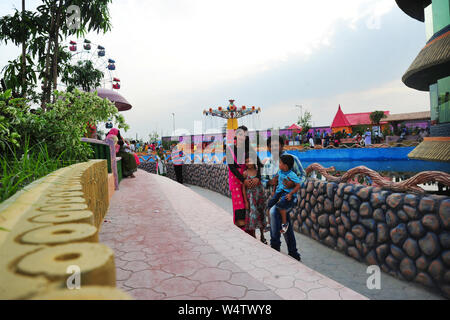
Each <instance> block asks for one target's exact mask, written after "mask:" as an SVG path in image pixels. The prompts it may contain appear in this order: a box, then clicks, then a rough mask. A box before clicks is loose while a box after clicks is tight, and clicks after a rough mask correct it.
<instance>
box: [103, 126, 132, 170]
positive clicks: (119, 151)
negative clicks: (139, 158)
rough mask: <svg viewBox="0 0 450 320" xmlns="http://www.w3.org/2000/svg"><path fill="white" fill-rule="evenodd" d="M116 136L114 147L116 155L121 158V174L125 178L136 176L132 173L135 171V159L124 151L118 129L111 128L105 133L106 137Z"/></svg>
mask: <svg viewBox="0 0 450 320" xmlns="http://www.w3.org/2000/svg"><path fill="white" fill-rule="evenodd" d="M114 137H117V140H118V141H117V143H116V145H115V148H116V156H117V157H121V158H122V175H123V176H124V177H125V178H128V177H129V178H136V176H135V175H134V174H133V173H134V172H136V171H137V165H136V159H135V158H134V156H133V155H132V154H131V153H128V152H126V151H125V147H124V141H123V138H122V136H121V135H120V131H119V130H118V129H116V128H112V129H111V130H110V131H109V132H108V134H107V135H106V139H114V140H115V138H114Z"/></svg>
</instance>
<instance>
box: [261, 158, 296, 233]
mask: <svg viewBox="0 0 450 320" xmlns="http://www.w3.org/2000/svg"><path fill="white" fill-rule="evenodd" d="M293 166H294V158H293V157H292V156H291V155H288V154H284V155H282V156H281V157H280V164H279V167H280V170H278V173H277V175H278V184H277V186H276V188H274V191H273V192H272V198H271V199H270V200H269V203H268V207H269V208H271V207H273V206H274V205H276V207H277V208H278V209H279V211H280V215H281V228H282V229H281V233H285V232H286V231H287V229H288V227H289V223H287V222H286V212H287V210H288V209H290V208H291V207H292V206H293V204H294V202H295V200H296V198H297V192H298V190H299V189H300V182H301V181H300V178H299V177H298V176H297V175H296V174H295V173H294V172H293V171H292V167H293ZM286 179H290V180H291V181H292V182H294V183H295V187H294V188H291V189H289V188H287V187H285V186H284V184H283V182H284V180H286Z"/></svg>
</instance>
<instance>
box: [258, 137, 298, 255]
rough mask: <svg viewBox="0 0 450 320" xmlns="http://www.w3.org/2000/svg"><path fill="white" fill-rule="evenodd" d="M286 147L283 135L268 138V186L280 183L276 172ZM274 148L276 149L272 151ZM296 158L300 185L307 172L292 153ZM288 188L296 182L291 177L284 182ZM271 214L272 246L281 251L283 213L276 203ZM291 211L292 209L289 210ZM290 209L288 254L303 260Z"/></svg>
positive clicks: (264, 180)
mask: <svg viewBox="0 0 450 320" xmlns="http://www.w3.org/2000/svg"><path fill="white" fill-rule="evenodd" d="M283 148H284V140H283V138H282V137H279V139H278V141H272V137H269V138H268V139H267V149H268V151H269V152H270V153H271V157H270V158H269V159H268V160H267V161H266V163H265V165H264V168H263V172H262V176H261V177H262V183H263V185H264V186H265V187H266V188H270V187H272V186H276V185H277V183H278V177H277V175H276V173H277V172H278V169H279V160H280V157H281V156H282V155H284V154H288V153H287V152H285V151H284V150H283ZM272 150H273V151H274V152H273V153H272ZM277 150H278V152H279V154H278V155H277V156H276V157H275V156H274V153H276V152H277ZM291 156H292V157H293V158H294V165H293V167H292V171H293V172H294V173H295V174H296V175H297V177H298V178H299V179H300V186H301V185H302V184H303V183H304V182H305V181H306V172H305V170H304V169H303V166H302V164H301V162H300V160H299V159H298V158H297V157H296V156H294V155H291ZM283 184H284V186H285V187H286V188H289V189H291V188H294V187H295V183H294V182H293V181H291V180H290V179H286V180H285V182H284V183H283ZM296 204H297V203H295V204H294V205H296ZM268 209H269V210H270V211H269V214H270V246H271V247H272V248H273V249H275V250H277V251H280V247H281V241H280V239H281V214H280V212H279V210H278V209H277V207H276V205H274V206H273V207H271V208H268ZM289 211H290V210H289ZM289 211H288V212H286V222H287V223H289V227H288V229H287V231H286V232H285V233H284V234H283V236H284V240H285V241H286V245H287V247H288V254H289V255H290V256H291V257H293V258H294V259H296V260H299V261H301V257H300V254H299V253H298V251H297V243H296V241H295V235H294V228H293V225H292V223H291V221H290V220H291V218H290V215H289Z"/></svg>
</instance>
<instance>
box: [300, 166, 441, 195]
mask: <svg viewBox="0 0 450 320" xmlns="http://www.w3.org/2000/svg"><path fill="white" fill-rule="evenodd" d="M305 171H306V174H310V173H311V172H313V171H316V172H318V173H320V174H321V175H322V176H323V177H325V179H327V180H328V181H331V182H337V183H340V182H349V181H351V180H352V178H354V177H355V176H357V175H363V176H368V177H369V178H370V179H371V180H372V181H373V182H374V184H375V185H376V186H378V187H380V188H383V189H390V190H393V191H398V192H413V193H421V194H423V193H426V191H425V190H424V189H422V188H421V187H419V186H418V184H424V183H428V182H439V183H441V184H443V185H445V186H447V187H450V174H448V173H445V172H441V171H424V172H420V173H418V174H416V175H415V176H413V177H411V178H409V179H407V180H404V181H401V182H393V181H390V180H388V179H387V178H386V177H383V176H381V175H380V174H379V173H378V172H376V171H374V170H372V169H369V168H367V167H365V166H359V167H355V168H353V169H350V170H348V171H347V172H346V173H344V174H343V175H342V176H333V175H331V174H330V172H333V171H335V168H334V167H330V168H324V167H323V166H321V165H320V164H319V163H313V164H311V165H309V166H308V168H306V170H305Z"/></svg>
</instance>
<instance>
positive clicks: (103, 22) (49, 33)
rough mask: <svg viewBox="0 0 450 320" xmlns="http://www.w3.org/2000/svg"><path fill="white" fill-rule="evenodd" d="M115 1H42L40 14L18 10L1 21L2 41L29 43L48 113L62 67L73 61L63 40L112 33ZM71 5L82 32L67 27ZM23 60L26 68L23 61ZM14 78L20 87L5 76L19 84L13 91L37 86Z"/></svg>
mask: <svg viewBox="0 0 450 320" xmlns="http://www.w3.org/2000/svg"><path fill="white" fill-rule="evenodd" d="M111 1H112V0H92V1H84V0H42V5H40V6H38V7H37V11H36V12H30V11H26V10H22V12H21V13H19V12H18V11H17V10H16V12H15V14H14V15H7V16H3V17H1V18H0V31H1V32H0V41H4V42H5V43H7V42H8V41H11V42H12V43H14V44H16V45H20V44H22V43H25V42H26V43H27V47H26V51H27V52H28V54H29V55H30V56H31V57H32V59H33V62H34V63H33V70H34V72H36V73H37V74H38V77H37V78H39V79H40V80H41V81H42V95H41V107H42V108H43V109H44V110H45V108H46V105H47V104H48V103H49V102H50V101H51V93H52V90H55V89H56V88H57V81H58V76H60V74H61V70H62V67H63V66H64V64H65V63H67V62H68V61H69V60H70V53H69V52H67V50H65V49H64V48H63V47H62V46H61V45H60V40H61V39H65V38H67V37H68V36H77V37H81V36H84V35H85V34H87V33H88V32H91V31H96V32H97V33H99V32H107V31H109V30H111V22H110V16H109V11H108V5H109V3H110V2H111ZM71 5H76V6H78V7H79V8H80V12H81V15H80V18H81V21H80V26H79V28H78V29H75V28H72V26H69V25H67V24H66V20H67V18H68V17H69V16H70V13H68V12H67V8H68V7H70V6H71ZM23 9H24V8H23ZM20 60H21V61H22V65H23V58H21V59H20ZM22 68H23V69H24V68H25V67H22ZM23 69H22V70H23ZM10 70H13V69H10ZM22 75H23V73H22ZM14 76H15V79H17V78H20V79H21V81H20V86H19V85H18V83H17V81H16V83H13V81H11V80H10V79H8V77H11V73H8V74H5V78H6V81H5V82H9V84H10V85H12V84H14V85H15V87H14V88H11V89H13V91H15V92H16V91H17V88H18V87H22V88H23V87H24V86H25V87H26V86H28V85H31V86H33V83H29V82H27V83H26V84H23V81H24V78H23V77H19V76H18V74H17V73H16V74H14ZM25 81H26V79H25ZM22 91H23V90H22Z"/></svg>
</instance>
